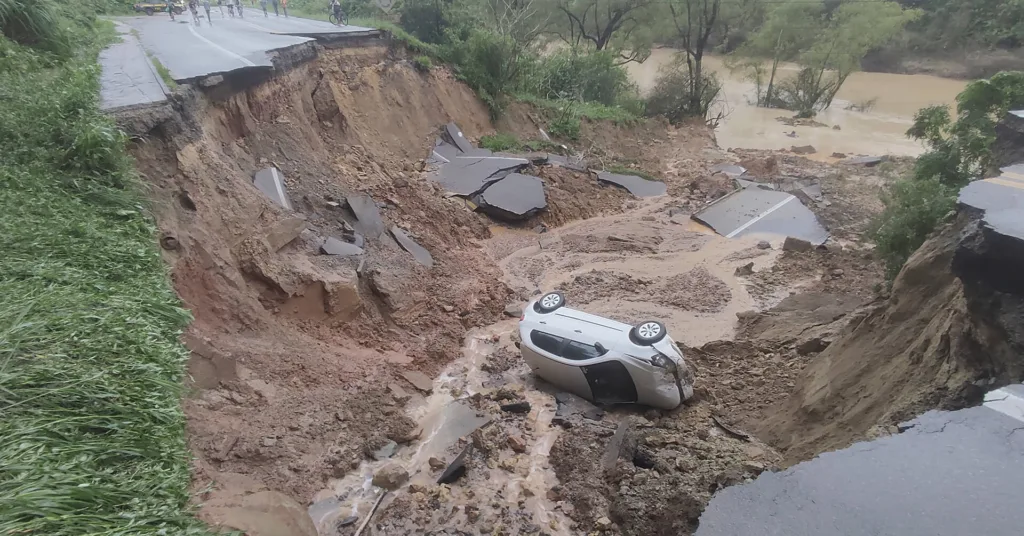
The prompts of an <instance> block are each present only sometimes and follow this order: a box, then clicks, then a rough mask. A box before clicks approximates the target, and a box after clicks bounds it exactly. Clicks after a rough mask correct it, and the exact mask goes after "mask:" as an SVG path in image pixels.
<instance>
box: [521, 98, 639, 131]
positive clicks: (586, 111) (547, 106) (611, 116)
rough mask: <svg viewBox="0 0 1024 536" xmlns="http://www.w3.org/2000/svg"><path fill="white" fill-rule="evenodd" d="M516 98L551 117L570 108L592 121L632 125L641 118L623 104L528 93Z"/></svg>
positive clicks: (576, 114) (577, 114)
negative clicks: (543, 96)
mask: <svg viewBox="0 0 1024 536" xmlns="http://www.w3.org/2000/svg"><path fill="white" fill-rule="evenodd" d="M516 99H517V100H519V101H521V102H525V103H527V104H531V105H533V106H535V107H536V108H538V109H540V110H541V111H543V112H545V113H546V114H547V115H548V116H549V117H554V116H557V115H561V114H563V113H565V112H566V110H569V111H570V112H571V113H572V114H573V115H575V116H577V117H579V118H581V119H589V120H591V121H611V122H613V123H615V124H618V125H630V124H633V123H636V122H637V121H639V120H640V116H637V115H636V114H633V113H631V112H630V111H629V110H627V109H625V108H623V107H621V106H605V105H603V104H601V103H597V102H580V101H570V100H566V99H543V98H540V97H537V96H534V95H530V94H528V93H520V94H517V95H516Z"/></svg>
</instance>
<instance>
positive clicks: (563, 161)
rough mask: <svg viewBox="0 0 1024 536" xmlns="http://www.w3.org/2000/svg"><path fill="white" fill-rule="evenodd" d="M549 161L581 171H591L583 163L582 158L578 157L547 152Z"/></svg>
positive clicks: (554, 164) (549, 162)
mask: <svg viewBox="0 0 1024 536" xmlns="http://www.w3.org/2000/svg"><path fill="white" fill-rule="evenodd" d="M547 163H548V164H550V165H552V166H556V167H563V168H566V169H571V170H573V171H578V172H580V173H586V172H587V171H589V169H588V168H587V166H586V165H585V164H584V163H583V159H582V158H578V159H577V158H573V157H569V156H562V155H559V154H553V153H547Z"/></svg>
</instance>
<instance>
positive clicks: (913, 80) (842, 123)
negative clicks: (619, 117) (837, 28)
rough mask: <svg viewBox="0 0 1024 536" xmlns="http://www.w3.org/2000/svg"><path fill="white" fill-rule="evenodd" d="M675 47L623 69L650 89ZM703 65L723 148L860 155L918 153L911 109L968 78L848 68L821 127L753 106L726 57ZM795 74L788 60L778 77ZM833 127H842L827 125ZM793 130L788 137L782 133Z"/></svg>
mask: <svg viewBox="0 0 1024 536" xmlns="http://www.w3.org/2000/svg"><path fill="white" fill-rule="evenodd" d="M674 55H675V50H673V49H669V48H661V49H656V50H654V51H653V53H652V54H651V57H650V58H649V59H648V60H647V61H646V62H644V63H643V64H636V63H630V64H628V67H627V68H628V70H629V73H630V76H631V77H632V79H633V81H634V82H636V83H637V85H638V86H639V87H640V89H641V91H648V90H650V89H651V87H653V85H654V81H655V79H656V78H657V76H658V70H659V69H660V68H661V67H662V66H663V65H666V64H668V63H670V62H671V61H672V58H673V56H674ZM705 65H706V66H707V67H708V68H710V69H711V71H713V72H714V73H715V74H717V75H718V77H719V79H720V80H721V81H722V82H723V92H722V97H721V99H720V102H719V103H718V105H717V106H718V109H720V110H721V111H722V112H724V113H725V114H726V116H725V118H724V119H723V120H722V122H721V124H720V125H719V127H718V129H717V130H716V131H715V136H716V138H717V139H718V144H719V145H720V146H721V147H722V148H723V149H730V148H743V149H788V148H790V147H792V146H794V145H797V146H800V145H813V146H814V147H815V149H817V153H816V154H814V155H811V157H812V158H820V159H827V158H828V157H829V155H831V154H832V153H833V152H840V153H845V154H863V155H881V154H892V155H903V156H916V155H919V154H921V153H922V152H923V150H924V147H923V146H922V145H921V144H920V143H918V142H916V141H914V140H911V139H909V138H907V137H906V131H907V129H908V128H910V126H911V125H912V124H913V118H914V113H916V112H917V111H918V110H920V109H921V108H924V107H926V106H931V105H936V104H946V105H949V106H950V107H955V99H956V96H957V94H958V93H960V91H962V90H963V89H964V87H965V86H966V84H967V83H966V82H964V81H963V80H951V79H948V78H939V77H936V76H929V75H920V74H916V75H904V74H889V73H865V72H858V73H854V74H852V75H851V76H850V77H849V79H847V81H846V83H845V84H843V87H842V88H841V89H840V91H839V94H838V95H837V98H836V101H835V102H834V103H833V104H832V107H831V108H829V109H828V110H825V111H824V112H822V113H820V114H818V116H817V117H816V118H815V119H816V120H817V121H818V122H820V123H824V124H826V125H827V126H824V127H810V126H789V125H785V124H783V123H781V122H779V121H778V120H777V119H778V118H780V117H792V116H793V113H792V112H789V111H786V110H772V109H767V108H758V107H757V106H753V105H751V104H750V101H752V100H753V99H754V84H753V83H752V82H750V81H749V80H746V79H745V78H744V76H743V75H742V74H741V73H734V72H732V71H730V70H729V69H728V68H727V67H726V66H725V62H724V61H723V58H721V57H715V56H710V57H707V58H705ZM796 72H797V67H796V66H795V65H793V64H783V65H782V69H781V75H782V76H792V75H795V74H796ZM871 99H876V102H875V105H874V107H873V108H871V109H870V110H869V111H867V112H856V111H852V110H847V109H846V106H847V105H849V104H851V103H853V104H859V103H863V102H866V101H869V100H871ZM834 126H838V127H839V128H840V130H834V129H833V128H832V127H834ZM792 132H795V133H796V137H790V136H788V135H787V133H792Z"/></svg>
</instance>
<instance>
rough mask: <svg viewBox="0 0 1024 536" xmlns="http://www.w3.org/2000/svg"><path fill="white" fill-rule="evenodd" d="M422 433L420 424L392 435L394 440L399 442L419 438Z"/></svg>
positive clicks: (409, 441) (408, 441) (407, 441)
mask: <svg viewBox="0 0 1024 536" xmlns="http://www.w3.org/2000/svg"><path fill="white" fill-rule="evenodd" d="M421 435H423V427H422V426H414V427H412V428H410V429H409V431H408V432H405V433H400V434H398V435H396V436H395V437H394V439H395V441H397V442H399V443H411V442H413V441H415V440H417V439H419V438H420V436H421Z"/></svg>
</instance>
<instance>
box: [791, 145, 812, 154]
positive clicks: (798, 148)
mask: <svg viewBox="0 0 1024 536" xmlns="http://www.w3.org/2000/svg"><path fill="white" fill-rule="evenodd" d="M789 150H790V151H792V152H794V153H796V154H814V153H816V152H818V150H817V149H815V148H814V146H813V145H794V146H792V147H790V149H789Z"/></svg>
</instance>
